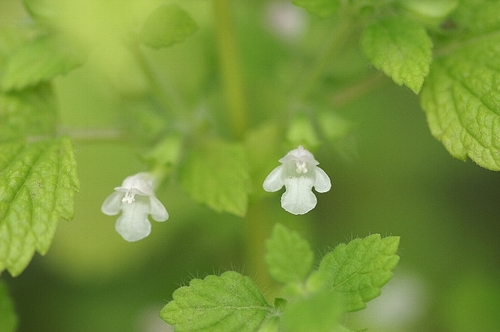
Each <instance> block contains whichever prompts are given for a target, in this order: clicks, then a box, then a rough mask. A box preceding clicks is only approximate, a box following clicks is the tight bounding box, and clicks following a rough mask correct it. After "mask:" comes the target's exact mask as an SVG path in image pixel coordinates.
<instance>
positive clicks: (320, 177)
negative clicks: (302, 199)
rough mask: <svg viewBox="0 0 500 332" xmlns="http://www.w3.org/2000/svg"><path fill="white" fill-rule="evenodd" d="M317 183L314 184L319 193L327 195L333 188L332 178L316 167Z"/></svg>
mask: <svg viewBox="0 0 500 332" xmlns="http://www.w3.org/2000/svg"><path fill="white" fill-rule="evenodd" d="M315 170H316V173H315V174H316V181H315V182H314V189H316V191H317V192H319V193H326V192H327V191H328V190H330V188H331V187H332V183H331V182H330V178H329V177H328V175H327V174H326V173H325V171H323V170H322V169H321V168H319V167H316V169H315Z"/></svg>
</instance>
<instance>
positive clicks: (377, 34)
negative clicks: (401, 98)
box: [361, 16, 432, 94]
mask: <svg viewBox="0 0 500 332" xmlns="http://www.w3.org/2000/svg"><path fill="white" fill-rule="evenodd" d="M361 43H362V46H363V51H364V52H365V54H366V56H367V57H368V58H369V59H370V61H371V62H372V63H373V65H374V66H375V67H376V68H378V69H380V70H382V71H383V72H384V73H386V74H387V75H388V76H389V77H391V78H392V79H393V80H394V82H395V83H396V84H398V85H403V84H404V85H406V86H407V87H409V88H410V89H411V90H412V91H413V92H415V93H416V94H418V93H419V91H420V89H421V87H422V84H423V83H424V78H425V77H426V76H427V74H428V73H429V65H430V63H431V60H432V57H431V48H432V41H431V39H430V38H429V36H428V35H427V32H426V31H425V28H423V27H422V26H420V25H419V24H417V23H415V22H413V21H410V20H408V19H406V18H404V17H400V16H394V17H388V18H384V19H381V20H378V21H375V22H374V23H373V24H371V25H370V26H368V27H367V28H366V29H365V31H364V33H363V37H362V39H361Z"/></svg>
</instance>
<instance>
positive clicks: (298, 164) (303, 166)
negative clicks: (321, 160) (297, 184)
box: [295, 161, 307, 174]
mask: <svg viewBox="0 0 500 332" xmlns="http://www.w3.org/2000/svg"><path fill="white" fill-rule="evenodd" d="M295 166H296V167H297V168H296V169H295V171H296V172H297V173H299V174H300V173H304V174H306V173H307V167H306V163H305V162H304V161H297V162H296V163H295Z"/></svg>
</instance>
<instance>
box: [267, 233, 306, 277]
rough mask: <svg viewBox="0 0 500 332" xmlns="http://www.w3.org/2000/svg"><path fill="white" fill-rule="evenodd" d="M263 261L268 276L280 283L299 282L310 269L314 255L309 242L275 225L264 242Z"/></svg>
mask: <svg viewBox="0 0 500 332" xmlns="http://www.w3.org/2000/svg"><path fill="white" fill-rule="evenodd" d="M266 249H267V252H266V256H265V260H266V263H267V266H268V270H269V274H270V275H271V276H272V277H273V278H274V279H275V280H276V281H279V282H282V283H285V284H286V283H290V282H301V281H303V280H304V279H305V277H306V276H307V275H308V274H309V272H310V271H311V268H312V264H313V260H314V254H313V252H312V250H311V247H310V246H309V242H307V241H306V240H304V239H303V238H302V237H301V236H300V235H299V234H298V233H297V232H293V231H290V230H288V229H287V228H286V227H285V226H283V225H281V224H276V225H275V226H274V230H273V233H272V236H271V238H270V239H269V240H267V241H266Z"/></svg>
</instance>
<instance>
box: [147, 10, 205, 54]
mask: <svg viewBox="0 0 500 332" xmlns="http://www.w3.org/2000/svg"><path fill="white" fill-rule="evenodd" d="M196 31H198V25H197V24H196V22H195V21H193V19H192V18H191V16H189V14H188V13H187V12H185V11H184V10H182V9H181V8H179V6H177V5H161V6H160V7H158V8H157V9H156V10H155V11H154V12H152V13H151V15H149V17H148V18H147V19H146V22H144V26H143V27H142V30H141V32H140V34H139V38H140V40H141V41H142V42H143V43H144V44H145V45H148V46H150V47H153V48H161V47H167V46H171V45H173V44H176V43H179V42H182V41H183V40H184V39H186V38H187V37H189V36H190V35H192V34H193V33H195V32H196Z"/></svg>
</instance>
